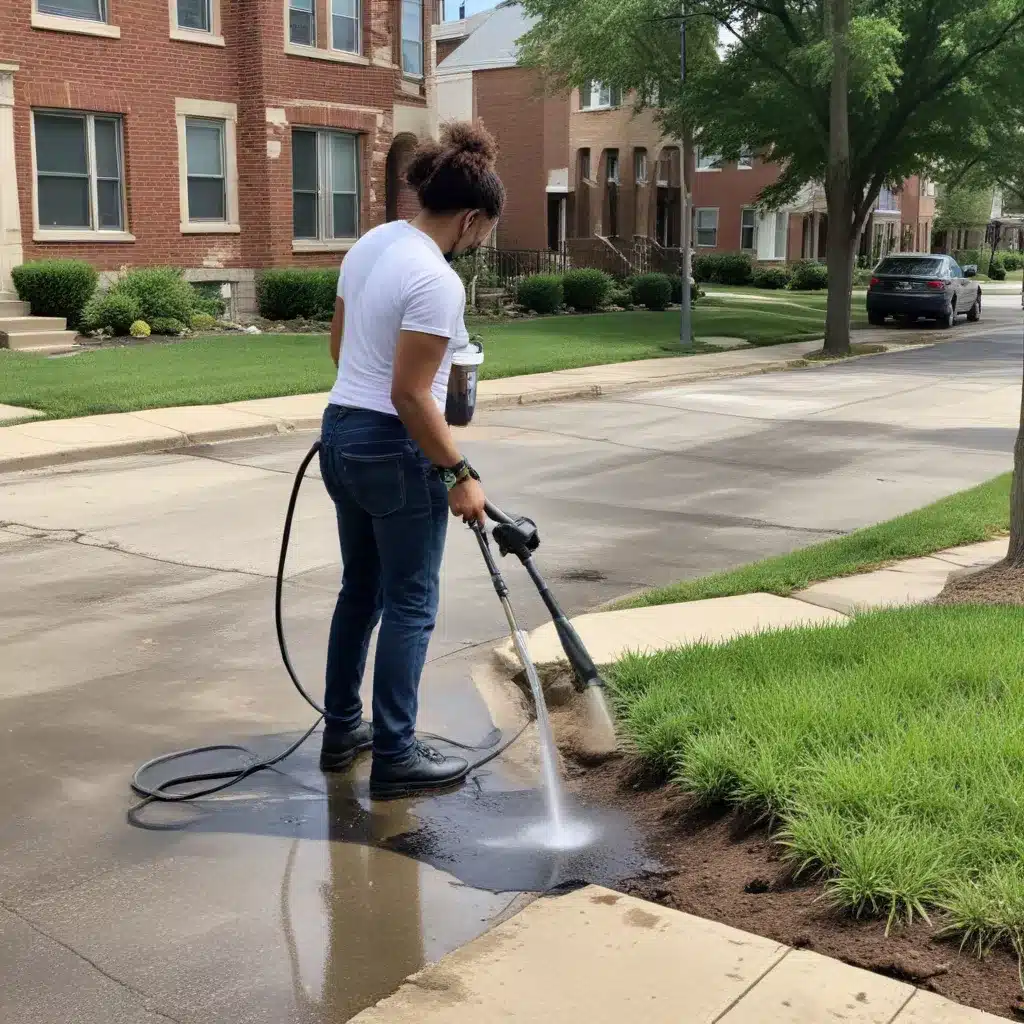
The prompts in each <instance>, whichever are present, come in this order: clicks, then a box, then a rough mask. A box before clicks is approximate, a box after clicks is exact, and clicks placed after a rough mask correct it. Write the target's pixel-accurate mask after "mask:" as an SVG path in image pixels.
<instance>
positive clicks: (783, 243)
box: [775, 210, 789, 260]
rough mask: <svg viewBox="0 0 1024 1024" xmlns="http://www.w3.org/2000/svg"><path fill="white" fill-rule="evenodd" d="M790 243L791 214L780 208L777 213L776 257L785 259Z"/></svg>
mask: <svg viewBox="0 0 1024 1024" xmlns="http://www.w3.org/2000/svg"><path fill="white" fill-rule="evenodd" d="M788 244H789V214H788V213H786V212H785V211H784V210H779V211H778V212H777V213H776V214H775V258H776V259H777V260H784V259H785V258H786V250H787V248H788Z"/></svg>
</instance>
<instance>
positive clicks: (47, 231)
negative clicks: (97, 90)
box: [29, 107, 135, 242]
mask: <svg viewBox="0 0 1024 1024" xmlns="http://www.w3.org/2000/svg"><path fill="white" fill-rule="evenodd" d="M37 113H39V114H67V115H74V116H81V115H85V116H86V117H88V116H89V115H90V114H92V115H94V116H95V115H96V114H97V113H101V112H100V111H94V110H62V109H61V110H54V109H52V108H50V107H40V108H38V110H37V109H36V108H33V109H32V111H31V115H30V117H29V134H30V139H29V144H30V146H31V148H32V240H33V241H34V242H134V241H135V236H134V235H133V234H132V233H131V232H130V231H128V229H127V224H128V188H127V180H126V178H125V160H124V150H125V146H124V117H123V115H121V114H108V115H104V116H108V117H118V118H120V120H121V223H122V224H124V225H126V227H124V228H122V230H120V231H101V230H100V229H99V228H42V227H40V226H39V171H38V168H37V166H36V114H37ZM86 144H87V145H88V147H89V150H90V152H91V151H92V147H93V142H92V141H91V136H87V139H86ZM93 163H95V161H93Z"/></svg>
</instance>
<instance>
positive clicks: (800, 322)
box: [0, 303, 824, 418]
mask: <svg viewBox="0 0 1024 1024" xmlns="http://www.w3.org/2000/svg"><path fill="white" fill-rule="evenodd" d="M823 322H824V316H823V314H818V313H817V312H815V311H813V310H799V309H794V310H792V311H790V310H786V311H785V312H782V311H780V310H778V309H772V308H770V306H769V304H767V303H764V304H761V305H758V304H756V303H743V305H742V306H737V305H733V306H728V305H725V304H714V305H712V304H709V305H707V306H705V305H704V304H703V303H702V304H701V305H699V306H698V308H697V309H696V310H695V311H694V316H693V323H694V332H695V335H696V337H697V340H698V342H699V340H700V336H701V334H703V335H705V336H709V335H727V336H731V337H741V338H744V339H747V340H749V341H751V342H754V343H757V344H774V343H778V342H781V341H789V340H799V339H805V338H813V337H818V336H820V333H821V328H822V324H823ZM471 330H475V331H478V332H479V333H480V334H482V335H483V338H484V345H485V348H486V352H487V360H486V362H485V363H484V366H483V377H484V378H485V379H487V378H495V377H509V376H514V375H518V374H526V373H541V372H544V371H547V370H556V369H564V368H569V367H577V366H593V365H597V364H601V363H615V362H625V361H631V360H636V359H653V358H663V357H666V356H675V355H680V354H681V353H680V351H679V348H678V337H679V313H678V311H674V312H673V311H667V312H664V313H649V312H646V311H637V312H631V313H601V314H596V315H593V316H572V317H551V318H538V319H534V320H518V321H504V322H500V323H499V322H495V321H489V320H488V321H480V322H479V323H477V324H474V325H473V326H472V327H471ZM697 350H698V351H702V350H704V349H701V347H700V346H699V344H698V346H697ZM333 381H334V368H333V367H332V366H331V363H330V360H329V359H328V357H327V345H326V339H325V338H324V337H323V336H320V335H269V334H268V335H259V336H249V335H244V336H241V335H226V336H222V337H213V338H197V339H194V340H190V341H186V342H180V343H175V344H151V345H139V346H131V347H126V348H108V349H101V350H98V351H92V352H83V353H81V354H79V355H75V356H73V357H69V358H61V359H45V358H41V357H39V356H33V355H26V354H20V353H15V352H6V351H0V403H4V404H8V405H19V406H27V407H28V408H31V409H39V410H42V411H43V412H45V413H46V414H47V415H48V416H51V417H55V418H56V417H70V416H87V415H92V414H95V413H107V412H131V411H133V410H136V409H152V408H158V407H161V406H173V405H208V404H215V403H220V402H238V401H244V400H246V399H250V398H270V397H274V396H277V395H297V394H309V393H312V392H317V391H326V390H328V389H329V388H330V386H331V384H332V383H333Z"/></svg>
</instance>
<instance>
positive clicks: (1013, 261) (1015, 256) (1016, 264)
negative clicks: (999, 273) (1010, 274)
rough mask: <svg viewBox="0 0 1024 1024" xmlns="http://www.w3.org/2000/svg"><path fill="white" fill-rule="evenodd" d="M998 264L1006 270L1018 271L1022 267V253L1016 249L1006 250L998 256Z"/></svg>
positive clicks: (1023, 258) (1023, 262) (1023, 263)
mask: <svg viewBox="0 0 1024 1024" xmlns="http://www.w3.org/2000/svg"><path fill="white" fill-rule="evenodd" d="M999 262H1000V263H1002V265H1003V266H1004V267H1005V268H1006V269H1007V270H1020V269H1021V268H1022V267H1024V253H1021V252H1019V251H1018V250H1017V249H1007V250H1006V251H1005V252H1001V253H1000V254H999Z"/></svg>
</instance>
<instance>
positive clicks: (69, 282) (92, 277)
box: [11, 260, 98, 328]
mask: <svg viewBox="0 0 1024 1024" xmlns="http://www.w3.org/2000/svg"><path fill="white" fill-rule="evenodd" d="M11 277H13V278H14V287H15V289H16V290H17V292H18V298H19V299H21V301H22V302H27V303H28V304H29V306H30V307H31V309H32V315H33V316H60V317H64V318H65V319H66V320H67V322H68V327H71V328H74V327H78V326H79V324H80V323H81V319H82V310H83V309H84V308H85V304H86V303H87V302H88V301H89V300H90V299H91V298H92V297H93V295H94V293H95V292H96V281H97V277H98V275H97V274H96V271H95V270H94V269H93V268H92V267H91V266H90V265H89V264H88V263H84V262H83V261H82V260H37V261H35V262H33V263H23V264H22V265H21V266H20V267H15V268H14V269H13V270H12V271H11Z"/></svg>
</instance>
